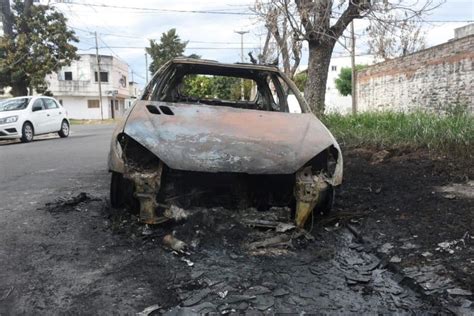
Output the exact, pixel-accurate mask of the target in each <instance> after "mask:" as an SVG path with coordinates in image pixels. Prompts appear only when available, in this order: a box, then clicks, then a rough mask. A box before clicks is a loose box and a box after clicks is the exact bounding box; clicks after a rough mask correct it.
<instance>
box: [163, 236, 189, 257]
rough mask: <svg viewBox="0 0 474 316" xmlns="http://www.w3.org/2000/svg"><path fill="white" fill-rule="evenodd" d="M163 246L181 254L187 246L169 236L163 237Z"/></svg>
mask: <svg viewBox="0 0 474 316" xmlns="http://www.w3.org/2000/svg"><path fill="white" fill-rule="evenodd" d="M163 244H164V245H165V246H167V247H168V248H170V249H173V250H174V251H177V252H181V253H183V252H184V251H185V250H186V248H187V247H188V245H187V244H186V243H185V242H184V241H181V240H179V239H178V238H176V237H174V236H173V235H171V234H168V235H166V236H165V237H163Z"/></svg>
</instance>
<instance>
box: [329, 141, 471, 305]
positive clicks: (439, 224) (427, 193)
mask: <svg viewBox="0 0 474 316" xmlns="http://www.w3.org/2000/svg"><path fill="white" fill-rule="evenodd" d="M345 157H346V163H345V182H344V185H343V186H342V188H341V190H340V192H339V195H338V199H336V205H335V208H336V211H339V212H348V211H350V212H351V213H352V214H354V216H356V217H357V216H358V215H361V216H360V217H359V218H358V219H357V220H355V221H353V226H354V227H355V228H356V230H357V231H358V234H360V236H362V237H363V239H364V240H365V241H367V242H368V243H369V244H370V245H371V246H372V247H373V248H374V252H375V253H376V254H377V256H379V257H380V258H383V259H384V260H385V261H387V262H389V264H390V266H391V267H394V268H396V269H398V270H399V271H400V272H401V273H402V274H403V275H404V276H405V277H406V280H410V281H409V282H411V283H414V284H416V286H417V288H418V290H419V292H420V293H422V294H424V295H427V296H434V297H436V300H437V301H440V300H441V301H443V300H445V301H447V302H446V303H445V305H454V307H453V309H454V310H453V311H454V312H460V311H461V313H463V312H462V311H464V308H468V309H472V308H474V304H473V303H472V301H473V300H474V296H473V294H472V293H473V292H474V273H473V272H472V271H473V269H474V247H473V245H474V237H473V235H474V222H473V220H474V219H473V215H474V213H473V210H474V184H473V181H472V180H471V179H473V178H474V165H473V164H472V161H456V160H452V159H448V158H446V157H432V156H430V155H429V154H428V153H427V152H425V151H416V152H403V151H402V152H400V151H399V150H385V151H382V152H380V151H376V150H367V149H356V150H350V151H347V153H346V156H345Z"/></svg>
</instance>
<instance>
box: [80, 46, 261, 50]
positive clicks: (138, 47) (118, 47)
mask: <svg viewBox="0 0 474 316" xmlns="http://www.w3.org/2000/svg"><path fill="white" fill-rule="evenodd" d="M99 48H109V49H112V48H115V49H125V48H126V49H145V47H144V46H104V47H99ZM91 49H95V47H90V48H83V49H79V50H83V51H86V50H91ZM186 49H189V50H211V49H234V50H235V49H240V47H186ZM244 49H259V47H244Z"/></svg>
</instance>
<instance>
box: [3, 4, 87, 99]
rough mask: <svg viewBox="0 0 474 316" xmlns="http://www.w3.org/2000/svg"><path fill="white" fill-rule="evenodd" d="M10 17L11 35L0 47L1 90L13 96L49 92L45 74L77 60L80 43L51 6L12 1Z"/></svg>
mask: <svg viewBox="0 0 474 316" xmlns="http://www.w3.org/2000/svg"><path fill="white" fill-rule="evenodd" d="M11 14H12V16H11V17H10V20H11V21H12V28H11V34H5V35H4V38H3V39H2V41H1V44H0V45H1V47H0V50H1V55H2V56H1V57H2V58H0V88H3V87H11V88H12V89H11V92H10V93H11V94H12V95H14V96H19V95H27V94H28V93H30V94H31V93H32V90H33V89H35V90H36V91H37V92H39V93H48V92H47V83H46V81H45V77H46V75H47V74H50V73H52V72H54V71H57V70H59V69H60V68H61V67H62V66H66V65H70V64H71V61H73V60H75V59H78V56H77V54H76V51H77V48H76V47H75V46H74V45H73V43H74V42H79V40H78V39H77V37H76V36H75V33H74V31H72V30H70V29H68V27H67V25H66V18H65V17H64V15H63V14H62V13H61V12H58V11H57V10H56V9H55V8H54V7H50V6H47V5H33V4H32V1H24V2H23V1H21V0H15V1H14V2H13V7H12V13H11Z"/></svg>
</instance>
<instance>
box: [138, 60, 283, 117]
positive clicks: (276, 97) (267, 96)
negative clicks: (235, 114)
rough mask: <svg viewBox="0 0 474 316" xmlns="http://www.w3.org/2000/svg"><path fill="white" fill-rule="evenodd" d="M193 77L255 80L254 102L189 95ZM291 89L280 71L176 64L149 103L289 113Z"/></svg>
mask: <svg viewBox="0 0 474 316" xmlns="http://www.w3.org/2000/svg"><path fill="white" fill-rule="evenodd" d="M190 76H217V77H231V78H238V79H244V80H251V81H252V85H253V87H255V89H254V90H255V93H254V96H253V97H252V98H251V100H235V99H234V100H225V99H221V98H216V97H212V96H211V97H201V98H199V97H196V96H192V95H186V92H185V91H184V90H185V89H183V88H184V87H185V84H186V79H187V78H189V77H190ZM286 91H288V88H285V85H284V82H283V79H282V78H280V77H279V75H278V73H277V72H271V71H262V70H258V69H247V68H233V67H225V66H223V65H218V64H216V65H209V64H206V65H202V64H186V63H183V64H173V65H172V66H171V67H170V68H169V69H168V70H167V72H166V73H165V74H164V75H163V76H161V77H160V79H158V80H156V81H155V82H154V83H153V84H152V89H151V93H149V95H146V94H145V95H144V99H145V100H150V101H164V102H170V103H193V104H196V103H202V104H206V105H215V106H229V107H236V108H242V109H249V110H260V111H277V112H289V110H288V104H287V93H286Z"/></svg>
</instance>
